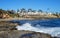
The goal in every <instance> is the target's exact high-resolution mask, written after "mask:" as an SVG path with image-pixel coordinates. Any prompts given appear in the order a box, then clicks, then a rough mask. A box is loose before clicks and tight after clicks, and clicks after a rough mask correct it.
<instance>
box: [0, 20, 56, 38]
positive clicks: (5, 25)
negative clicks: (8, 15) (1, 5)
mask: <svg viewBox="0 0 60 38" xmlns="http://www.w3.org/2000/svg"><path fill="white" fill-rule="evenodd" d="M17 25H18V24H17V23H11V22H8V21H0V38H56V37H52V36H51V35H49V34H45V33H39V32H33V31H25V30H17V28H15V27H16V26H17Z"/></svg>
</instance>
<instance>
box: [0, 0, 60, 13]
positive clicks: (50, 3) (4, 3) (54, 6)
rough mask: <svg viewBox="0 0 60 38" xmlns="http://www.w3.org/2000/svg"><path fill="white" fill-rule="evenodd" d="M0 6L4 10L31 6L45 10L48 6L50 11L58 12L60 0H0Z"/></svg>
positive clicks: (59, 10)
mask: <svg viewBox="0 0 60 38" xmlns="http://www.w3.org/2000/svg"><path fill="white" fill-rule="evenodd" d="M0 8H2V9H5V10H7V9H14V10H17V9H21V8H25V9H28V8H31V9H34V10H38V9H41V10H43V11H47V8H49V9H50V11H51V12H53V11H57V12H60V0H0Z"/></svg>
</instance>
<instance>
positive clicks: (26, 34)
mask: <svg viewBox="0 0 60 38" xmlns="http://www.w3.org/2000/svg"><path fill="white" fill-rule="evenodd" d="M0 38H51V36H50V35H48V34H44V33H37V32H32V31H18V30H14V31H1V32H0Z"/></svg>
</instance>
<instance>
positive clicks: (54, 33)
mask: <svg viewBox="0 0 60 38" xmlns="http://www.w3.org/2000/svg"><path fill="white" fill-rule="evenodd" d="M38 27H39V28H38ZM16 28H17V29H18V30H29V31H35V32H42V33H48V34H51V35H52V36H58V35H59V34H60V27H50V28H48V27H47V28H46V27H41V26H40V25H37V27H33V26H31V24H30V23H25V24H23V25H21V26H17V27H16Z"/></svg>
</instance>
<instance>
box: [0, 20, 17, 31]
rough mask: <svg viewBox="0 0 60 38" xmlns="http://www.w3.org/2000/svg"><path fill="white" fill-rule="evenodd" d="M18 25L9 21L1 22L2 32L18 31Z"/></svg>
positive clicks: (0, 29)
mask: <svg viewBox="0 0 60 38" xmlns="http://www.w3.org/2000/svg"><path fill="white" fill-rule="evenodd" d="M17 25H18V24H17V23H10V22H7V21H0V31H7V30H17V29H16V28H15V27H16V26H17Z"/></svg>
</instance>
